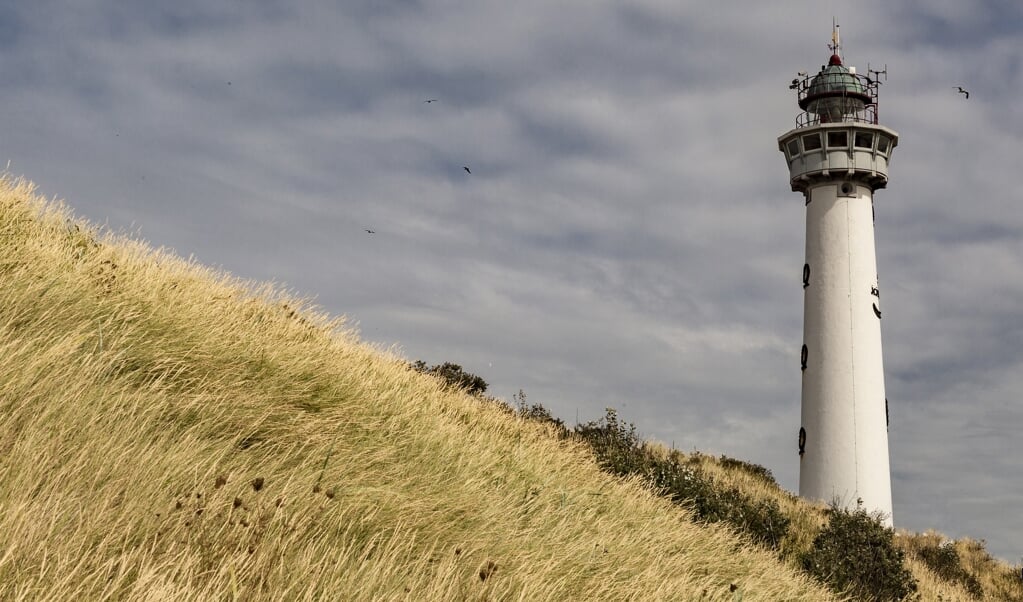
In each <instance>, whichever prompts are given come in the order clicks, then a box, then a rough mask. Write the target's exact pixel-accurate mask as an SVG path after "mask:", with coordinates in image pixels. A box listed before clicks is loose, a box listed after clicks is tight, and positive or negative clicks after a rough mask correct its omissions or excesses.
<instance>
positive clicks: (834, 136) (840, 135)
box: [828, 131, 849, 148]
mask: <svg viewBox="0 0 1023 602" xmlns="http://www.w3.org/2000/svg"><path fill="white" fill-rule="evenodd" d="M848 146H849V132H846V131H842V132H828V148H847V147H848Z"/></svg>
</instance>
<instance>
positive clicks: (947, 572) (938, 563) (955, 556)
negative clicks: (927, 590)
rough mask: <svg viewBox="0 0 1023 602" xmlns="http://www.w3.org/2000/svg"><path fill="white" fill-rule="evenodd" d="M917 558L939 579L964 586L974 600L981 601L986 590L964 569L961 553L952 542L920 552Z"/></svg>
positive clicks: (926, 548) (928, 547) (929, 547)
mask: <svg viewBox="0 0 1023 602" xmlns="http://www.w3.org/2000/svg"><path fill="white" fill-rule="evenodd" d="M917 556H918V557H919V558H920V560H922V561H923V563H924V564H926V565H927V567H928V568H929V569H931V570H932V571H934V573H935V574H936V575H937V576H938V577H941V578H942V579H944V580H945V581H948V582H949V583H958V584H959V585H962V586H963V588H964V589H965V590H966V591H967V592H969V593H970V595H971V596H973V597H974V598H978V599H979V598H981V597H982V596H983V595H984V589H983V588H982V587H981V585H980V581H978V580H977V578H976V577H974V576H973V575H972V574H971V573H970V572H969V571H967V570H966V569H965V568H963V563H962V560H961V559H960V558H959V552H957V551H956V548H955V544H953V543H952V542H950V541H949V542H943V543H941V544H936V545H933V546H927V547H925V548H923V549H921V550H919V551H918V552H917Z"/></svg>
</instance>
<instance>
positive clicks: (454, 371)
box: [412, 360, 489, 395]
mask: <svg viewBox="0 0 1023 602" xmlns="http://www.w3.org/2000/svg"><path fill="white" fill-rule="evenodd" d="M412 369H413V370H416V371H418V372H422V373H423V374H432V375H433V376H436V377H437V378H439V379H441V380H443V381H444V382H445V383H446V384H447V385H448V386H450V387H454V388H456V389H461V390H463V391H465V392H466V393H468V394H470V395H483V394H484V393H486V392H487V387H488V386H489V385H488V384H487V381H485V380H483V379H482V378H481V377H479V376H476V375H475V374H472V373H471V372H466V371H465V370H463V369H462V367H461V366H459V365H458V364H452V363H451V362H444V363H443V364H438V365H436V366H430V367H427V366H426V362H424V361H423V360H416V361H415V362H413V363H412Z"/></svg>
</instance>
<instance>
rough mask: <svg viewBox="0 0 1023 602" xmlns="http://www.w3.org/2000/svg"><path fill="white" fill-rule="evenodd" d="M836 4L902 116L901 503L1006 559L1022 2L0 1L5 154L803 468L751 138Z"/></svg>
mask: <svg viewBox="0 0 1023 602" xmlns="http://www.w3.org/2000/svg"><path fill="white" fill-rule="evenodd" d="M833 15H834V16H835V17H837V18H838V21H839V23H840V24H841V31H842V42H843V50H844V55H845V58H846V60H847V63H849V64H852V65H855V66H857V67H858V68H859V69H860V71H861V72H864V71H865V70H866V68H867V66H868V64H869V65H870V66H871V67H875V68H877V67H883V66H887V69H888V74H889V79H888V81H887V83H885V84H884V85H883V86H882V89H881V105H880V117H881V122H882V123H883V124H884V125H887V126H889V127H891V128H893V129H895V130H897V131H898V132H899V133H900V135H901V139H900V143H899V147H898V149H897V151H896V152H895V157H894V160H893V163H892V168H891V182H890V184H889V186H888V188H887V189H886V190H883V191H880V192H879V193H878V195H877V232H876V237H877V248H878V261H879V266H878V271H879V278H880V286H881V290H882V291H883V299H884V316H885V320H884V322H883V324H882V332H883V338H884V345H885V347H884V352H885V366H886V383H887V394H888V398H889V400H890V401H891V431H890V437H891V456H892V476H893V490H894V497H895V500H894V501H895V522H896V524H897V525H899V526H903V527H906V528H910V529H914V530H923V529H927V528H936V529H939V530H941V531H943V532H945V533H946V534H948V535H950V536H953V537H958V536H963V535H969V536H972V537H976V538H983V539H985V540H987V542H988V548H989V550H991V551H992V552H993V553H995V554H997V555H999V556H1000V557H1002V558H1004V559H1006V560H1009V561H1012V562H1017V561H1019V559H1020V557H1021V556H1023V547H1021V545H1023V544H1021V543H1020V542H1023V519H1021V518H1020V517H1021V516H1023V514H1021V510H1020V509H1021V508H1023V465H1021V463H1020V457H1021V454H1020V451H1021V448H1023V443H1021V442H1020V441H1021V440H1020V438H1019V436H1018V433H1019V432H1020V431H1021V430H1023V403H1021V400H1020V393H1019V392H1020V390H1021V389H1023V212H1021V211H1020V206H1021V203H1023V185H1021V183H1020V182H1019V179H1020V177H1021V168H1023V151H1021V148H1023V104H1021V103H1020V98H1023V43H1021V36H1023V5H1020V3H1019V2H1017V1H1015V0H986V1H978V2H970V3H964V2H960V1H959V0H938V1H934V0H929V1H927V2H924V1H923V0H909V1H905V2H898V3H894V2H882V1H880V0H868V1H865V2H856V3H853V2H840V1H834V0H833V1H831V2H820V1H816V2H810V1H808V0H789V1H787V2H775V3H766V2H753V1H746V2H729V3H725V2H689V1H686V0H676V1H670V2H669V1H667V0H624V1H622V0H616V1H604V0H542V1H540V0H520V1H518V2H506V1H504V0H500V1H498V0H472V1H469V0H345V1H344V2H331V1H328V0H299V1H274V0H258V1H255V0H213V1H211V0H178V1H176V2H173V3H168V2H155V1H153V2H133V3H126V2H115V1H114V0H79V1H75V2H72V1H70V0H37V1H35V2H16V1H15V0H4V1H2V2H0V50H2V51H0V74H2V77H3V83H2V86H0V106H2V108H3V111H2V113H0V123H2V126H3V127H2V129H0V150H2V154H0V160H3V161H4V164H6V161H7V160H9V161H10V166H9V168H8V169H9V171H10V173H12V174H14V175H24V176H25V177H27V178H29V179H31V180H33V181H35V182H36V183H37V184H38V185H39V186H40V189H41V191H42V192H43V193H44V194H46V195H47V196H53V197H59V198H62V199H65V200H66V201H67V203H68V204H69V205H70V206H71V207H72V208H73V209H74V210H75V211H76V213H77V214H78V215H80V216H83V217H85V218H87V219H89V220H91V221H93V222H98V223H102V224H106V225H107V226H108V227H109V228H110V229H113V230H119V231H128V232H133V233H135V234H137V235H138V236H140V237H142V238H144V239H146V240H148V241H150V242H151V243H152V244H153V245H156V246H165V247H170V248H173V249H175V250H176V251H177V252H178V253H179V254H181V255H184V256H188V255H194V256H195V258H196V259H197V260H198V261H200V262H202V263H205V264H208V265H213V266H220V267H222V268H224V269H226V270H228V271H230V272H232V273H234V274H236V275H238V276H241V277H244V278H249V279H255V280H273V281H276V282H278V283H281V284H282V285H284V286H286V287H288V288H289V289H291V290H293V291H295V292H297V293H299V294H301V295H303V296H309V297H314V298H315V301H316V303H317V304H319V305H320V306H321V307H322V308H323V309H325V310H326V311H328V312H330V313H333V314H344V315H346V316H348V318H349V320H350V321H351V323H352V324H353V325H357V327H358V329H359V331H360V332H361V333H362V336H363V338H364V339H366V340H368V341H371V342H373V343H375V344H378V345H380V346H381V347H391V346H395V345H396V346H397V348H398V350H399V352H400V353H401V354H402V355H404V356H405V357H407V358H408V359H410V360H411V359H423V360H425V361H426V362H428V363H431V364H433V363H441V362H444V361H453V362H456V363H460V364H462V365H463V366H464V367H465V368H466V369H467V370H469V371H471V372H473V373H476V374H479V375H480V376H482V377H484V378H485V379H486V380H487V381H488V382H489V383H490V385H491V392H492V393H493V394H495V395H497V396H500V397H503V398H505V399H510V398H511V396H512V394H514V393H515V392H516V391H518V390H519V389H523V390H524V391H525V392H526V394H527V396H528V399H529V400H530V401H534V402H541V403H543V404H544V405H546V406H547V407H548V408H550V409H551V410H553V411H554V412H555V413H556V414H558V415H560V416H561V417H563V418H565V419H566V420H568V421H569V422H574V421H575V420H576V419H577V417H578V420H581V421H586V420H593V419H596V418H599V417H600V416H602V415H603V412H604V408H606V407H615V408H618V409H619V410H620V411H621V413H622V415H623V416H624V417H625V418H626V419H627V420H629V421H632V422H635V424H636V425H637V427H638V428H639V430H640V431H641V432H642V433H643V434H644V435H645V436H648V437H651V438H656V439H659V440H661V441H664V442H666V443H669V444H671V443H672V442H673V443H674V445H675V446H676V447H679V448H682V449H688V450H691V449H698V450H701V451H705V452H709V453H714V454H721V453H724V454H728V455H731V456H735V457H739V458H744V459H748V460H751V461H755V462H758V463H761V464H764V465H765V466H767V467H768V468H770V469H771V470H772V471H773V472H774V473H775V475H776V476H777V477H778V479H779V481H780V482H781V484H782V485H783V486H785V487H786V488H788V489H790V490H794V489H796V488H797V484H798V456H797V454H796V432H797V430H798V428H799V397H800V371H799V348H800V345H801V339H802V311H803V307H802V302H803V291H802V286H801V281H800V279H801V272H802V265H803V253H804V247H803V245H804V206H803V201H802V198H801V197H800V195H798V194H796V193H793V192H791V191H790V189H789V185H788V181H787V180H788V174H787V169H786V166H785V162H784V157H783V155H782V154H781V153H780V152H779V151H778V150H777V143H776V138H777V136H778V135H780V134H781V133H783V132H785V131H787V130H789V129H790V128H791V127H793V126H794V123H795V118H796V114H797V112H798V108H797V106H796V104H795V98H794V96H793V93H792V92H791V91H790V90H789V89H788V87H787V86H788V82H789V81H790V80H791V79H792V78H793V77H794V76H795V74H796V72H797V71H805V70H810V71H816V70H817V69H819V68H820V65H821V64H822V63H824V62H826V60H827V57H828V55H829V54H830V53H829V51H828V49H827V46H826V44H827V43H828V42H829V41H830V33H831V32H830V30H831V20H832V16H833ZM957 85H963V86H965V87H966V88H968V89H969V90H970V92H971V96H970V99H969V100H966V99H965V98H964V97H963V96H962V95H960V94H958V93H957V92H956V91H955V89H954V86H957ZM427 99H437V100H436V102H431V103H427V102H424V101H425V100H427ZM464 166H468V167H469V168H470V169H471V171H472V173H471V174H469V173H466V171H465V170H464V169H463V167H464ZM366 229H370V230H374V231H375V232H376V233H375V234H368V233H367V232H366Z"/></svg>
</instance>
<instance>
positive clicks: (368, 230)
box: [366, 228, 377, 234]
mask: <svg viewBox="0 0 1023 602" xmlns="http://www.w3.org/2000/svg"><path fill="white" fill-rule="evenodd" d="M376 233H377V231H376V230H370V229H368V228H367V229H366V234H376Z"/></svg>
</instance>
